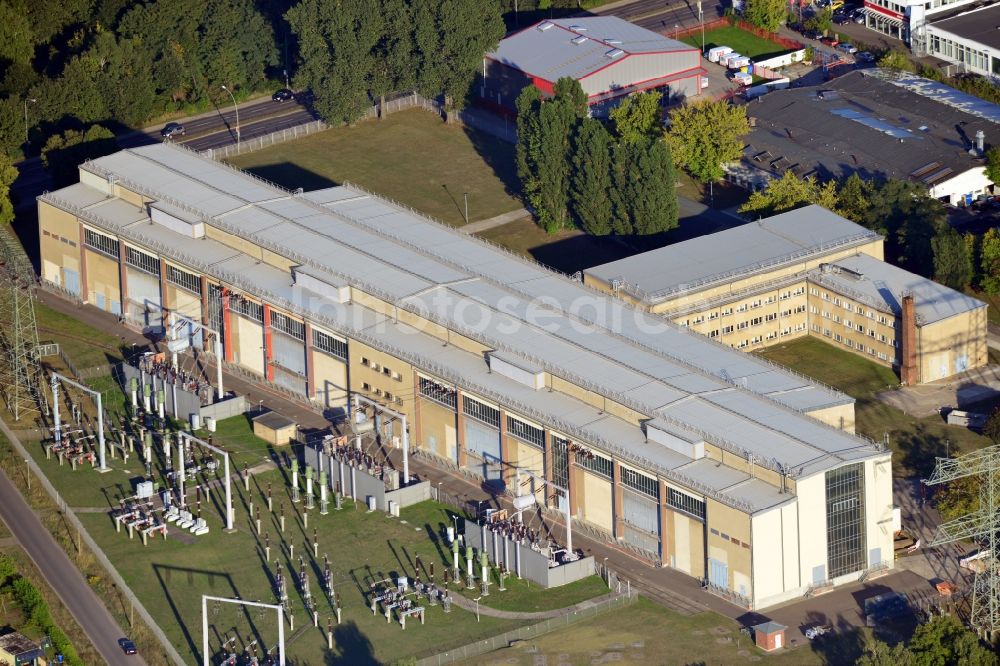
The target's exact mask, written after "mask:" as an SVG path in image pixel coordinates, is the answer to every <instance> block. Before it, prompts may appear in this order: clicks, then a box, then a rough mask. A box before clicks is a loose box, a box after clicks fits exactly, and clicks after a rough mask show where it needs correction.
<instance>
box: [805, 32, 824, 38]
mask: <svg viewBox="0 0 1000 666" xmlns="http://www.w3.org/2000/svg"><path fill="white" fill-rule="evenodd" d="M802 36H803V37H805V38H806V39H823V35H822V34H820V33H818V32H816V31H815V30H806V31H805V32H803V33H802Z"/></svg>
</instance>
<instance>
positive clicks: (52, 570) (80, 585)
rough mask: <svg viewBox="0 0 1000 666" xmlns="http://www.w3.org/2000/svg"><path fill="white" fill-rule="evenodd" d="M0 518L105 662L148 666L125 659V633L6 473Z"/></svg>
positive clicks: (1, 480)
mask: <svg viewBox="0 0 1000 666" xmlns="http://www.w3.org/2000/svg"><path fill="white" fill-rule="evenodd" d="M0 518H2V519H3V522H4V523H5V524H6V525H7V528H8V529H9V530H10V531H11V532H12V533H13V535H14V537H15V538H16V539H17V542H18V544H20V545H21V547H22V548H23V549H24V552H26V553H27V554H28V557H30V558H31V561H32V562H34V563H35V566H36V567H38V570H39V571H40V572H41V573H42V577H44V578H45V581H46V582H47V583H48V584H49V587H51V588H52V590H53V591H54V592H55V593H56V595H57V596H58V597H59V600H60V601H62V603H63V605H64V606H66V609H67V610H68V611H69V612H70V614H71V615H72V616H73V619H75V620H76V622H77V624H79V625H80V627H81V628H82V629H83V631H84V633H85V634H87V638H89V639H90V642H91V643H93V645H94V647H95V648H96V649H97V651H98V652H99V653H100V655H101V657H102V658H103V659H104V663H105V664H110V665H111V666H136V665H137V664H145V663H146V662H145V661H144V660H143V659H142V657H140V656H138V655H133V656H126V655H125V654H124V653H123V652H122V651H121V648H120V647H118V639H119V638H122V637H124V636H125V635H126V634H125V632H124V631H122V629H121V627H120V626H118V623H117V622H115V620H114V618H112V617H111V614H110V613H108V610H107V608H105V607H104V604H103V603H102V602H101V600H100V598H98V596H97V595H96V594H95V593H94V591H93V590H92V589H90V586H89V585H87V581H85V580H84V578H83V574H81V573H80V570H79V569H77V568H76V565H75V564H73V562H72V561H71V560H70V559H69V557H67V556H66V553H65V552H63V549H62V548H60V547H59V544H58V543H56V540H55V539H53V538H52V535H51V534H49V531H48V530H47V529H45V526H44V525H42V522H41V521H40V520H39V519H38V516H36V515H35V513H34V512H33V511H32V510H31V507H30V506H28V503H27V502H25V501H24V498H23V497H21V493H20V492H18V490H17V488H16V487H15V486H14V484H13V483H11V481H10V479H9V478H8V477H7V475H6V474H4V473H3V472H0Z"/></svg>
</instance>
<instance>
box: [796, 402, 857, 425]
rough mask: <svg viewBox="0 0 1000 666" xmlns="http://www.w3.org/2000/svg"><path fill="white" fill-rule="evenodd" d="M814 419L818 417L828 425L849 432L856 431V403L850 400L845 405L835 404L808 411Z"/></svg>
mask: <svg viewBox="0 0 1000 666" xmlns="http://www.w3.org/2000/svg"><path fill="white" fill-rule="evenodd" d="M806 413H807V414H809V416H811V417H813V418H814V419H818V420H820V421H822V422H823V423H825V424H827V425H831V426H833V427H834V428H839V429H840V430H846V431H847V432H850V433H853V432H854V403H853V402H848V403H845V404H843V405H834V406H833V407H826V408H824V409H815V410H813V411H811V412H806Z"/></svg>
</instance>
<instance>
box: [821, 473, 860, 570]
mask: <svg viewBox="0 0 1000 666" xmlns="http://www.w3.org/2000/svg"><path fill="white" fill-rule="evenodd" d="M826 551H827V561H828V563H829V569H830V578H831V579H832V578H836V577H837V576H843V575H844V574H849V573H853V572H855V571H860V570H862V569H864V568H865V477H864V464H863V463H856V464H854V465H846V466H844V467H841V468H839V469H835V470H831V471H829V472H827V473H826Z"/></svg>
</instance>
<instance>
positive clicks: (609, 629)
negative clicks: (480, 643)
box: [462, 598, 822, 666]
mask: <svg viewBox="0 0 1000 666" xmlns="http://www.w3.org/2000/svg"><path fill="white" fill-rule="evenodd" d="M752 662H760V663H762V664H782V665H784V664H788V665H792V664H795V665H796V666H798V665H801V666H808V665H810V664H820V663H822V660H821V659H820V658H819V657H818V656H817V655H816V654H815V653H813V652H811V651H810V650H809V648H808V647H801V648H797V649H794V650H782V651H781V652H779V653H778V654H773V655H767V654H765V653H764V652H762V651H761V650H759V649H758V648H756V647H755V646H754V645H753V644H752V643H751V641H750V639H749V638H748V637H747V636H745V635H744V634H741V633H740V631H739V626H738V625H737V624H736V623H735V622H733V621H732V620H729V619H726V618H723V617H721V616H719V615H716V614H714V613H701V614H699V615H693V616H684V615H679V614H677V613H674V612H671V611H669V610H667V609H665V608H663V607H662V606H658V605H657V604H655V603H653V602H651V601H647V600H646V599H643V598H640V599H639V600H638V601H637V602H636V603H634V604H632V605H631V606H628V607H626V608H623V609H620V610H616V611H614V612H612V613H608V614H604V615H599V616H597V617H594V618H591V619H587V620H584V621H582V622H580V623H578V624H574V625H571V626H569V627H567V628H565V629H559V630H557V631H553V632H551V633H548V634H545V635H543V636H540V637H538V638H533V639H530V640H527V641H525V642H524V644H523V645H519V646H516V647H511V648H508V649H505V650H499V651H497V652H493V653H491V654H486V655H483V656H481V657H477V658H476V659H472V660H468V661H466V662H462V663H463V664H466V665H467V666H501V665H503V666H534V665H535V664H560V665H565V666H591V665H593V664H603V663H616V664H622V665H623V666H632V665H635V666H645V665H647V664H657V665H664V666H674V665H676V666H682V665H683V666H688V665H694V664H725V665H726V666H735V665H736V664H749V663H752Z"/></svg>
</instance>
